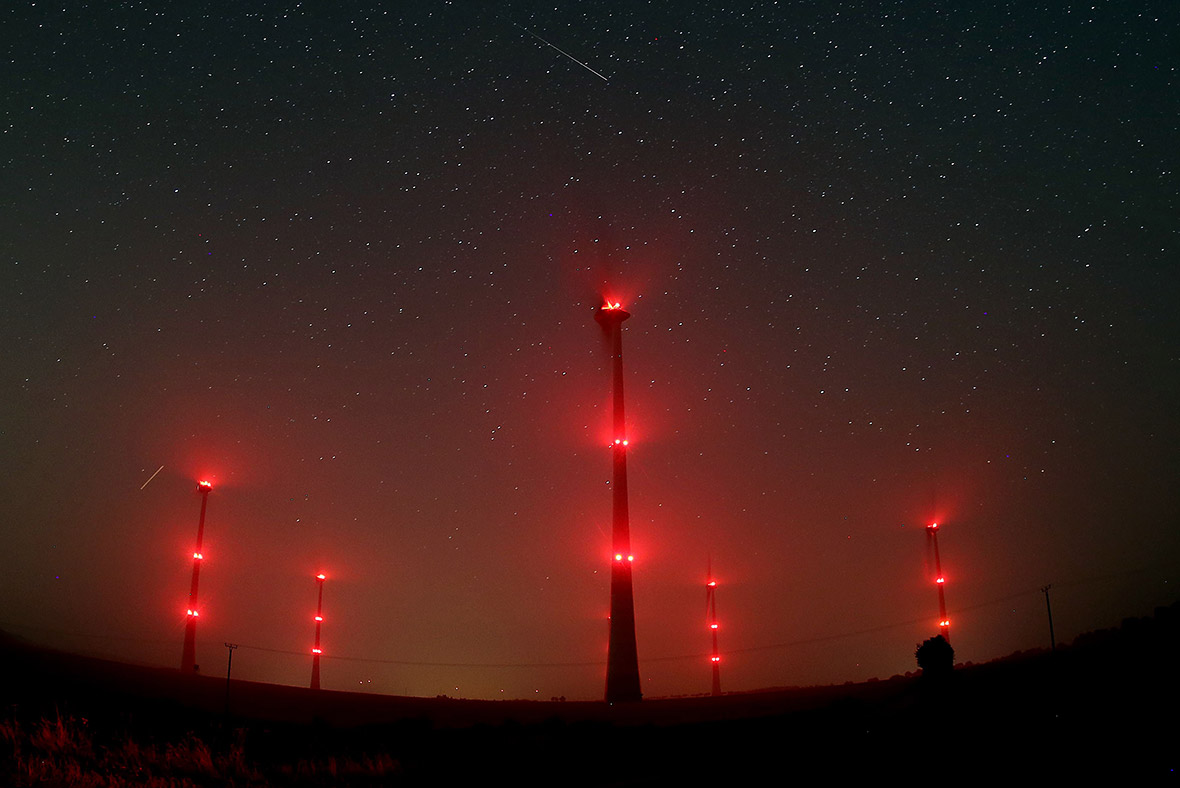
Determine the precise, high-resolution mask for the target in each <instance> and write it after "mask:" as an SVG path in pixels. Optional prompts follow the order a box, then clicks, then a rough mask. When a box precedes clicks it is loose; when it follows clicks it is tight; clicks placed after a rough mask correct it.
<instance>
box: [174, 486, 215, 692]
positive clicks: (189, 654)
mask: <svg viewBox="0 0 1180 788" xmlns="http://www.w3.org/2000/svg"><path fill="white" fill-rule="evenodd" d="M212 491H213V484H212V483H211V482H205V481H201V482H197V492H199V493H200V494H201V518H200V519H199V520H198V521H197V547H196V549H195V550H194V551H193V584H192V587H191V588H190V589H189V592H188V618H187V619H186V620H185V623H184V652H183V653H182V654H181V656H180V672H181V673H183V674H185V675H189V674H191V673H193V672H195V671H196V669H197V617H198V616H199V615H200V609H199V608H198V607H197V581H198V580H199V579H200V577H201V561H202V560H203V559H204V557H205V556H204V555H203V554H202V553H201V549H202V548H201V544H202V542H203V541H204V539H205V508H206V507H207V506H208V505H209V493H210V492H212Z"/></svg>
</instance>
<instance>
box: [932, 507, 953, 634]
mask: <svg viewBox="0 0 1180 788" xmlns="http://www.w3.org/2000/svg"><path fill="white" fill-rule="evenodd" d="M926 544H927V548H928V549H933V551H934V584H935V585H936V586H938V633H939V634H940V635H942V639H943V640H945V641H946V642H947V643H950V642H951V620H950V619H949V618H947V616H946V591H945V588H946V577H944V576H943V574H942V560H941V559H940V558H939V557H938V523H930V525H928V526H926Z"/></svg>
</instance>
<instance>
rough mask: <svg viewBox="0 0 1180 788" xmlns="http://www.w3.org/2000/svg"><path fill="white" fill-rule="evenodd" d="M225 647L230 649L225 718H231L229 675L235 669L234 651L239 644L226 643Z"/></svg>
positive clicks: (226, 675) (226, 666) (227, 668)
mask: <svg viewBox="0 0 1180 788" xmlns="http://www.w3.org/2000/svg"><path fill="white" fill-rule="evenodd" d="M225 647H226V648H227V649H229V661H228V662H227V663H226V665H225V718H226V719H229V675H230V673H232V672H233V669H234V651H235V650H236V649H237V647H238V644H237V643H226V644H225Z"/></svg>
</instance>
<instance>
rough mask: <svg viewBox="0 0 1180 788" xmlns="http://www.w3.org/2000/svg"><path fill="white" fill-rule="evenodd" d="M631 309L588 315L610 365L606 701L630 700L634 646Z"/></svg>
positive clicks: (634, 686) (611, 306) (612, 307)
mask: <svg viewBox="0 0 1180 788" xmlns="http://www.w3.org/2000/svg"><path fill="white" fill-rule="evenodd" d="M629 317H631V314H630V313H629V312H627V311H626V310H625V309H623V308H622V306H621V305H620V304H618V303H617V302H616V303H610V302H608V303H605V304H603V305H602V306H600V307H599V308H598V311H597V312H596V313H595V315H594V319H595V320H597V321H598V322H599V323H600V324H601V325H602V327H603V329H604V330H605V331H606V332H607V335H608V337H609V339H610V345H611V356H612V360H613V367H614V438H613V441H612V443H611V452H612V454H613V464H614V481H613V482H612V485H613V486H614V497H613V505H612V510H613V522H612V526H611V553H612V558H613V559H614V560H612V561H611V573H610V645H609V647H608V650H607V658H606V702H607V703H627V702H636V701H638V700H640V699H641V698H642V697H643V692H642V691H641V690H640V686H639V652H638V650H637V648H636V646H635V596H634V593H633V591H632V586H631V565H632V563H633V562H634V560H635V556H634V555H632V554H631V526H630V517H629V515H628V511H627V429H626V418H625V416H624V410H623V321H624V320H626V319H627V318H629Z"/></svg>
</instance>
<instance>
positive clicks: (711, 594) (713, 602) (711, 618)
mask: <svg viewBox="0 0 1180 788" xmlns="http://www.w3.org/2000/svg"><path fill="white" fill-rule="evenodd" d="M705 622H706V623H707V624H708V625H709V631H710V632H712V633H713V654H712V656H710V658H709V659H710V661H711V662H712V664H713V695H714V696H717V695H720V694H721V652H720V651H718V650H717V581H716V580H714V579H713V562H712V561H710V562H709V579H708V581H707V582H706V583H705Z"/></svg>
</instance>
